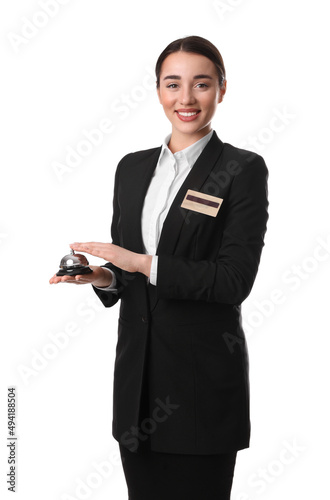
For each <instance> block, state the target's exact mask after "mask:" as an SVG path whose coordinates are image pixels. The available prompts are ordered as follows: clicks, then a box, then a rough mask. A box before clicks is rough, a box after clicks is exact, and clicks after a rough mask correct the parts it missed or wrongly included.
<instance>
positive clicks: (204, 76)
mask: <svg viewBox="0 0 330 500" xmlns="http://www.w3.org/2000/svg"><path fill="white" fill-rule="evenodd" d="M193 78H194V80H196V79H198V78H209V79H210V80H213V78H212V76H210V75H204V74H201V75H195V76H194V77H193ZM163 80H181V76H179V75H168V76H165V78H163Z"/></svg>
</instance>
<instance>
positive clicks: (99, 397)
mask: <svg viewBox="0 0 330 500" xmlns="http://www.w3.org/2000/svg"><path fill="white" fill-rule="evenodd" d="M42 3H44V4H46V3H47V2H46V0H45V1H44V2H42V0H40V1H34V0H28V1H27V0H24V1H23V0H16V1H15V2H9V1H7V2H2V4H1V11H0V19H1V49H0V50H1V74H2V76H1V93H0V98H1V103H0V105H1V131H0V135H1V156H2V158H1V211H0V259H1V264H2V269H1V364H0V368H1V392H0V407H1V419H0V495H1V498H7V495H8V498H12V496H11V495H12V494H11V493H10V492H8V491H7V485H6V479H7V477H6V474H7V472H8V470H9V466H8V464H7V456H8V451H7V448H6V445H7V419H6V415H7V388H8V387H10V386H12V385H13V386H15V387H16V392H17V435H18V441H17V459H18V461H17V476H18V477H17V493H16V495H15V498H17V499H20V500H21V499H22V500H23V499H24V500H26V499H28V498H33V499H34V500H41V499H42V500H44V499H47V500H73V499H78V498H86V499H89V498H91V499H95V500H96V499H102V500H103V499H116V500H124V499H127V493H126V483H125V480H124V475H123V472H122V468H121V464H120V462H119V459H118V446H117V442H116V441H115V440H114V439H113V438H112V435H111V419H112V381H113V362H114V352H115V345H116V336H117V315H118V305H116V306H115V307H114V308H113V309H105V308H104V307H103V306H102V304H101V302H99V301H98V299H97V298H96V295H95V294H94V292H93V291H92V289H91V287H90V286H86V287H84V286H80V287H73V286H70V285H58V286H50V285H49V283H48V281H49V279H50V277H51V276H52V275H53V274H54V273H55V272H56V271H57V270H58V265H59V261H60V259H61V257H62V256H63V255H64V254H66V253H68V251H69V243H71V242H73V241H91V240H94V241H109V240H110V233H109V231H110V222H111V215H112V192H113V177H114V172H115V168H116V165H117V163H118V161H119V160H120V158H122V156H124V154H126V153H128V152H131V151H136V150H139V149H144V148H150V147H155V146H159V145H160V144H161V142H162V140H163V138H164V136H165V135H166V134H168V133H169V132H170V124H169V123H168V122H167V120H166V117H165V115H164V114H163V110H162V108H161V106H160V104H159V103H158V100H157V97H156V92H155V90H154V89H153V88H152V87H153V82H154V77H153V70H154V65H155V62H156V59H157V57H158V55H159V54H160V52H161V51H162V50H163V49H164V48H165V46H166V45H167V44H168V43H170V42H171V41H172V40H174V39H176V38H179V37H182V36H186V35H192V34H194V35H200V36H204V37H206V38H208V39H209V40H210V41H212V42H213V43H214V44H215V45H216V46H217V47H218V48H219V50H220V51H221V53H222V55H223V58H224V61H225V66H226V70H227V80H228V87H227V88H228V90H227V94H226V96H225V99H224V102H223V103H222V104H221V105H220V106H219V109H218V112H217V115H216V117H215V118H214V121H213V128H214V129H215V130H216V131H217V133H218V136H219V137H220V138H221V139H222V140H223V141H224V142H229V143H231V144H233V145H236V146H243V145H244V147H245V148H246V149H253V146H252V142H251V141H252V140H254V141H255V139H252V138H253V137H254V138H257V146H256V148H255V149H256V151H257V152H258V153H259V154H261V155H262V156H263V157H264V158H265V161H266V164H267V166H268V168H269V201H270V205H269V211H270V218H269V224H268V231H267V235H266V244H265V247H264V250H263V254H262V259H261V264H260V268H259V274H258V277H257V279H256V282H255V285H254V288H253V291H252V293H251V294H250V296H249V297H248V299H247V300H246V301H245V302H244V304H243V315H244V321H245V325H246V334H247V337H248V345H249V353H250V374H251V419H252V437H251V447H250V449H247V450H244V451H241V452H239V454H238V459H237V467H236V471H235V479H234V485H233V491H232V499H233V500H255V499H259V498H260V499H267V500H273V499H278V498H281V499H282V500H289V499H290V500H291V499H292V498H300V499H311V498H325V497H326V496H327V495H328V490H329V480H328V456H327V454H328V445H329V432H328V425H329V419H330V415H329V409H328V408H329V407H328V405H327V402H328V396H329V389H328V384H329V371H328V358H329V342H328V334H329V321H328V309H329V284H328V283H329V277H330V276H329V260H330V223H329V204H328V189H329V187H328V186H329V180H328V179H329V177H327V174H328V169H329V154H328V151H329V150H328V134H329V127H328V115H329V107H328V105H329V99H328V94H329V83H330V82H329V71H328V50H327V49H328V46H329V40H328V39H327V38H326V33H327V31H328V22H327V16H326V7H327V2H325V1H321V0H314V2H310V1H303V0H291V1H290V2H288V1H287V0H276V1H275V0H268V1H264V0H246V1H240V0H224V1H223V2H221V1H218V2H213V1H212V0H205V1H203V2H202V1H201V0H200V1H196V0H181V1H180V0H179V1H176V2H155V1H151V0H150V1H147V0H141V1H139V2H137V1H133V0H126V1H121V2H109V1H106V0H93V2H91V1H87V0H80V1H78V0H69V1H64V0H62V1H61V5H60V4H59V3H57V2H55V4H56V5H57V11H55V10H54V0H53V1H52V2H50V1H49V2H48V4H51V3H52V5H53V14H52V16H51V15H50V14H45V8H42V7H41V5H42ZM221 5H222V6H221ZM40 12H43V13H44V14H40ZM31 23H32V25H31ZM41 24H43V25H44V26H42V27H41V26H40V25H41ZM28 26H29V28H28ZM33 26H34V28H33ZM36 26H39V27H36ZM23 34H25V38H23ZM27 36H29V38H27ZM19 37H22V38H19ZM148 75H149V76H148ZM127 98H128V99H129V104H127V103H125V101H126V100H127ZM279 115H281V116H282V119H280V118H279ZM284 115H285V116H286V118H283V116H284ZM275 117H278V118H275ZM105 118H107V119H108V120H111V122H112V124H113V128H112V131H111V133H108V134H104V136H103V140H102V141H100V144H99V145H94V146H92V147H91V148H90V151H89V154H88V155H86V156H85V157H81V158H80V160H79V159H78V160H79V161H78V160H77V165H76V166H75V167H74V168H71V170H70V169H67V170H66V171H64V173H63V172H62V174H61V175H59V173H58V172H57V174H56V172H55V170H56V169H55V168H54V165H55V164H56V163H54V162H58V163H62V164H65V161H66V155H67V154H68V151H69V149H70V148H73V149H75V150H77V147H78V144H79V143H80V141H82V140H85V139H86V137H85V136H84V130H85V131H91V130H92V129H95V128H98V127H99V124H100V122H101V120H103V119H105ZM281 120H282V121H281ZM275 127H276V130H272V128H273V129H274V128H275ZM71 151H72V150H71ZM327 245H328V246H327ZM326 246H327V250H326V249H325V248H326ZM90 262H91V263H93V264H98V263H99V262H100V263H101V262H103V261H101V260H100V261H99V260H98V259H95V258H91V259H90ZM70 328H71V335H70V336H69V335H68V331H69V329H70ZM72 329H73V330H72ZM60 334H62V335H60ZM73 334H74V335H73ZM56 336H57V338H61V339H62V342H64V340H63V339H64V338H66V339H67V345H65V346H62V347H61V348H56V346H55V343H54V340H52V339H54V338H55V337H56ZM50 355H53V358H52V359H50ZM33 367H34V368H33ZM285 450H286V451H285ZM102 463H103V467H104V468H103V473H104V477H102V476H101V475H100V473H99V472H97V469H98V468H99V467H100V466H101V465H100V464H102ZM106 466H107V467H108V470H106ZM155 500H157V499H156V498H155ZM201 500H202V499H201Z"/></svg>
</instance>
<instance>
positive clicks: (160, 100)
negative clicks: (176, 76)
mask: <svg viewBox="0 0 330 500" xmlns="http://www.w3.org/2000/svg"><path fill="white" fill-rule="evenodd" d="M157 95H158V100H159V102H160V104H162V98H161V95H160V89H159V87H158V88H157Z"/></svg>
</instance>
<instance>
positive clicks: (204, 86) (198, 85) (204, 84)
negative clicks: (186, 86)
mask: <svg viewBox="0 0 330 500" xmlns="http://www.w3.org/2000/svg"><path fill="white" fill-rule="evenodd" d="M196 87H200V88H202V89H204V88H206V87H208V85H207V84H206V83H197V85H196Z"/></svg>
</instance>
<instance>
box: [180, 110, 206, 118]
mask: <svg viewBox="0 0 330 500" xmlns="http://www.w3.org/2000/svg"><path fill="white" fill-rule="evenodd" d="M176 113H178V115H180V116H186V117H189V116H196V115H197V114H198V113H200V111H176Z"/></svg>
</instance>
